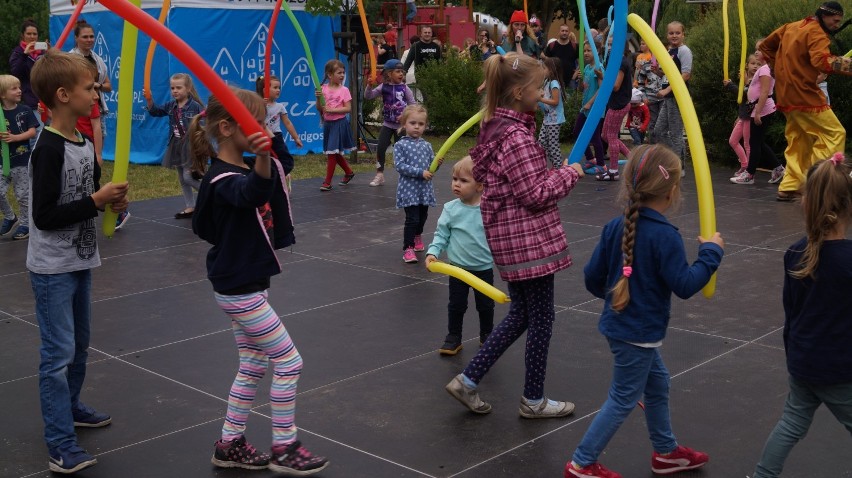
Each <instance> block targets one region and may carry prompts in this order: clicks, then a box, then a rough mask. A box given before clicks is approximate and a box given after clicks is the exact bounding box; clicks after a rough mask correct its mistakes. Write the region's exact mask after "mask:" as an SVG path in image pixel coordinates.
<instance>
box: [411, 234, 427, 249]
mask: <svg viewBox="0 0 852 478" xmlns="http://www.w3.org/2000/svg"><path fill="white" fill-rule="evenodd" d="M425 250H426V247H425V246H424V245H423V238H421V237H420V236H414V252H420V251H425Z"/></svg>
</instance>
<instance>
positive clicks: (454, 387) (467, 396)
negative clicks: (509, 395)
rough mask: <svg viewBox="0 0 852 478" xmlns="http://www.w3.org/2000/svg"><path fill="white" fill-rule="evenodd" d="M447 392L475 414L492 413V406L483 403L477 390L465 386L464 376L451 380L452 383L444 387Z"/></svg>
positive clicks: (457, 376) (459, 375) (460, 375)
mask: <svg viewBox="0 0 852 478" xmlns="http://www.w3.org/2000/svg"><path fill="white" fill-rule="evenodd" d="M444 388H445V389H446V390H447V392H448V393H449V394H450V395H452V396H453V398H455V399H456V400H458V401H459V402H461V403H462V405H464V406H466V407H467V408H469V409H470V411H472V412H473V413H479V414H486V413H491V404H489V403H486V402H483V401H482V399H481V398H479V393H477V391H476V389H475V388H470V387H468V386H467V385H465V384H464V380H463V379H462V374H458V375H456V376H455V377H453V379H452V380H450V383H448V384H447V386H446V387H444Z"/></svg>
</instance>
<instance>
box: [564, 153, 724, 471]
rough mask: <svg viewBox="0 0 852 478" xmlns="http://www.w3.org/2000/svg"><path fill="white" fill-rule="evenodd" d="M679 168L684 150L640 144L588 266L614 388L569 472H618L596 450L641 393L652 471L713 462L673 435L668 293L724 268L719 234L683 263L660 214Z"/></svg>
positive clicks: (674, 235) (680, 292)
mask: <svg viewBox="0 0 852 478" xmlns="http://www.w3.org/2000/svg"><path fill="white" fill-rule="evenodd" d="M680 172H681V164H680V158H679V157H678V155H676V154H675V153H673V152H672V151H671V150H670V149H668V148H666V147H664V146H661V145H647V146H640V147H638V148H636V149H634V150H633V151H632V152H631V153H630V156H629V158H628V161H627V165H626V166H625V169H624V172H623V178H624V181H623V182H624V187H623V189H622V196H623V197H624V198H625V199H626V200H627V201H626V202H627V205H626V207H625V209H624V215H623V216H621V217H617V218H615V219H613V220H612V221H610V222H609V223H608V224H607V225H606V226H605V227H604V230H603V233H602V234H601V240H600V242H599V243H598V245H597V247H596V248H595V251H594V253H593V254H592V258H591V259H590V261H589V263H588V264H587V265H586V267H585V269H584V273H585V277H586V289H588V290H589V292H591V293H592V294H594V295H595V296H596V297H598V298H600V299H603V300H604V308H603V312H602V313H601V319H600V323H599V325H598V330H600V332H601V333H602V334H603V335H604V336H605V337H606V339H607V341H608V342H609V347H610V350H611V351H612V354H613V358H614V364H613V375H612V383H611V385H610V389H609V396H608V397H607V400H606V402H605V403H604V405H603V407H601V411H600V413H598V414H597V416H595V419H594V420H593V421H592V423H591V425H590V426H589V429H588V430H587V431H586V434H585V435H584V436H583V439H582V441H581V442H580V445H579V446H578V447H577V450H576V451H575V452H574V456H573V457H572V459H571V461H570V462H568V464H567V465H566V466H565V477H566V478H570V477H606V478H619V477H620V476H621V475H620V474H618V473H615V472H613V471H610V470H607V469H606V468H604V467H603V466H602V465H600V464H599V463H598V456H600V454H601V453H602V452H603V450H604V448H605V447H606V445H607V443H609V441H610V439H611V438H612V437H613V435H615V432H616V431H617V430H618V428H619V427H620V426H621V424H622V423H623V422H624V420H625V419H626V418H627V416H628V415H630V412H631V411H632V410H633V409H634V408H635V407H636V404H637V403H638V402H639V401H640V400H644V403H645V416H646V422H647V425H648V432H649V434H650V437H651V443H652V444H653V448H654V452H653V455H652V458H651V470H652V471H653V472H654V473H660V474H668V473H677V472H679V471H684V470H691V469H695V468H699V467H701V466H703V465H704V464H705V463H707V460H708V457H707V455H706V454H705V453H701V452H698V451H694V450H692V449H690V448H687V447H684V446H680V445H678V443H677V440H676V439H675V436H674V434H673V433H672V427H671V420H670V417H669V372H668V370H666V366H665V365H664V364H663V359H662V357H661V355H660V347H661V346H662V344H663V338H665V336H666V329H667V328H668V324H669V316H670V312H671V295H672V292H674V293H675V294H677V296H678V297H680V298H682V299H686V298H689V297H690V296H692V295H693V294H695V293H696V292H698V291H699V290H701V288H702V287H704V285H705V284H706V283H707V282H708V281H709V280H710V276H712V275H713V273H714V272H715V271H716V269H717V268H718V267H719V263H720V262H721V261H722V254H723V247H724V244H725V243H724V241H723V240H722V236H721V235H719V233H718V232H717V233H715V234H713V236H712V237H710V238H709V239H705V238H703V237H699V238H698V241H699V242H700V245H699V246H698V259H696V260H695V262H694V263H693V264H692V265H690V264H689V263H687V261H686V251H685V249H684V247H683V239H682V238H681V236H680V234H679V233H678V231H677V228H676V227H675V226H673V225H672V224H671V223H669V221H668V220H667V219H666V218H665V216H663V213H664V212H665V211H666V210H667V209H669V208H670V207H671V206H672V205H673V204H675V203H677V202H678V201H679V199H680ZM634 276H635V277H634ZM643 396H644V397H643Z"/></svg>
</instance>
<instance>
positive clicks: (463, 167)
mask: <svg viewBox="0 0 852 478" xmlns="http://www.w3.org/2000/svg"><path fill="white" fill-rule="evenodd" d="M453 174H454V175H456V174H467V175H470V176H471V177H473V159H472V158H471V157H470V155H468V156H465V157H463V158H462V159H460V160H458V161H456V163H455V164H453ZM474 181H476V180H475V179H474ZM477 184H479V183H477Z"/></svg>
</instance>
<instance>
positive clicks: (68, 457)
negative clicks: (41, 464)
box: [48, 445, 98, 474]
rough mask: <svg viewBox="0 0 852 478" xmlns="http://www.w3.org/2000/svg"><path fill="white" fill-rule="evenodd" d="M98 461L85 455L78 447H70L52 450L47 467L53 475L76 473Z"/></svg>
mask: <svg viewBox="0 0 852 478" xmlns="http://www.w3.org/2000/svg"><path fill="white" fill-rule="evenodd" d="M97 462H98V460H96V459H95V457H93V456H92V455H90V454H88V453H86V450H84V449H82V448H80V447H79V446H78V445H72V446H71V447H69V448H67V449H65V450H61V451H60V450H53V451H51V452H50V461H49V462H48V467H49V468H50V471H52V472H54V473H63V474H70V473H77V472H78V471H80V470H82V469H83V468H88V467H90V466H92V465H94V464H95V463H97Z"/></svg>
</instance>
